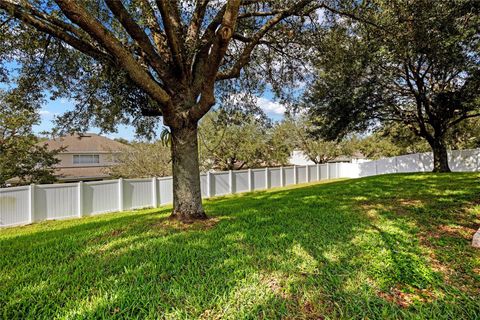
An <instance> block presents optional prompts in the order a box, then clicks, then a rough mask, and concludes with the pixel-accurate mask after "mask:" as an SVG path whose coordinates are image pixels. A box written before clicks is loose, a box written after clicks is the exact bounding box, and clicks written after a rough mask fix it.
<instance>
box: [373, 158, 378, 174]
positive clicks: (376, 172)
mask: <svg viewBox="0 0 480 320" xmlns="http://www.w3.org/2000/svg"><path fill="white" fill-rule="evenodd" d="M373 164H374V165H375V175H376V176H378V169H377V160H375V161H373Z"/></svg>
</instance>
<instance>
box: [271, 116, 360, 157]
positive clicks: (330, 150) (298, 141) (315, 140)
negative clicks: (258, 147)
mask: <svg viewBox="0 0 480 320" xmlns="http://www.w3.org/2000/svg"><path fill="white" fill-rule="evenodd" d="M314 128H315V127H314V126H312V124H311V123H310V122H309V120H308V119H306V118H305V117H298V118H296V119H295V118H292V117H290V118H287V119H285V120H284V121H282V122H281V123H280V124H278V126H277V128H276V130H277V131H278V132H279V134H280V132H281V134H282V135H283V136H284V141H285V143H287V144H288V145H289V146H290V150H293V149H297V150H301V151H302V152H303V153H304V154H305V156H306V157H307V158H308V159H309V160H310V161H312V162H313V163H316V164H322V163H327V162H328V161H331V160H333V159H335V158H337V157H339V156H349V155H352V154H353V152H354V151H355V150H353V149H352V147H353V145H352V144H351V143H350V140H348V139H345V140H343V141H327V140H323V139H321V138H319V137H316V136H314V135H313V134H312V130H313V129H314Z"/></svg>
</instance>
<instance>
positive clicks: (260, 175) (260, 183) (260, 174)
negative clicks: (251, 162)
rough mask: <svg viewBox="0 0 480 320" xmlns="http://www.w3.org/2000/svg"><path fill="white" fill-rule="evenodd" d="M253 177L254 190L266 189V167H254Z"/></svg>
mask: <svg viewBox="0 0 480 320" xmlns="http://www.w3.org/2000/svg"><path fill="white" fill-rule="evenodd" d="M252 178H253V181H252V182H253V190H265V189H266V187H265V181H266V179H267V177H266V176H265V169H253V170H252Z"/></svg>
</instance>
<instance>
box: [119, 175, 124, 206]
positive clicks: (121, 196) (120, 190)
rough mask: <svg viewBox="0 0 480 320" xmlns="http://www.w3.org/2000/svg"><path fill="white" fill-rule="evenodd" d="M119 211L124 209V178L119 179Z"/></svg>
mask: <svg viewBox="0 0 480 320" xmlns="http://www.w3.org/2000/svg"><path fill="white" fill-rule="evenodd" d="M118 211H123V178H120V179H118Z"/></svg>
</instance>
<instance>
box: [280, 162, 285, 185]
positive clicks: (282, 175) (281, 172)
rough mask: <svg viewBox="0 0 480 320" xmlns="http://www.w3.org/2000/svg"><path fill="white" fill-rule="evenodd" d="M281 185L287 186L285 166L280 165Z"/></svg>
mask: <svg viewBox="0 0 480 320" xmlns="http://www.w3.org/2000/svg"><path fill="white" fill-rule="evenodd" d="M280 187H285V177H284V172H283V167H280Z"/></svg>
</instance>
